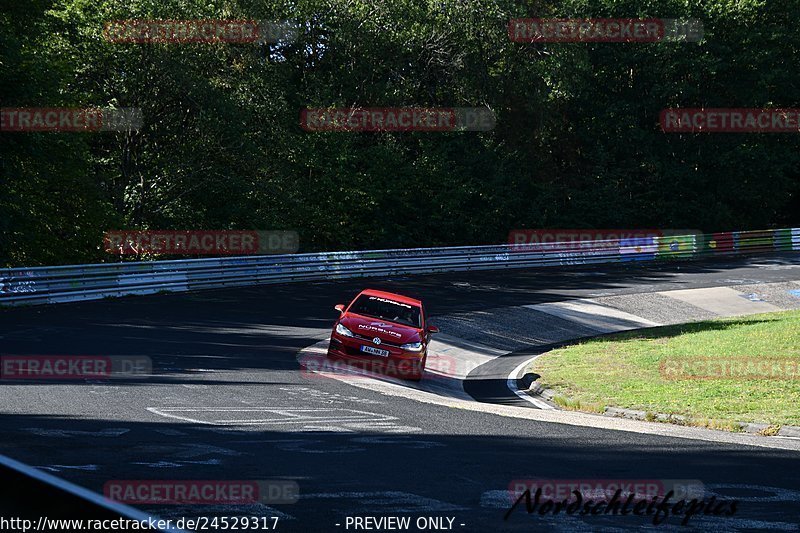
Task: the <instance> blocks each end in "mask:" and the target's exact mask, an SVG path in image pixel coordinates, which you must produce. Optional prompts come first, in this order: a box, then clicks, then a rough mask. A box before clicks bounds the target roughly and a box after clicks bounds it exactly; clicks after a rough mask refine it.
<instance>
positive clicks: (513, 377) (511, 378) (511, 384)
mask: <svg viewBox="0 0 800 533" xmlns="http://www.w3.org/2000/svg"><path fill="white" fill-rule="evenodd" d="M539 355H541V354H539ZM539 355H536V356H534V357H531V358H530V359H528V360H527V361H523V362H522V363H520V364H519V365H518V366H517V368H515V369H514V370H512V371H511V373H510V374H509V375H508V379H507V380H506V386H507V387H508V388H509V389H510V390H511V392H513V393H514V394H516V395H517V396H519V397H520V398H522V399H523V400H525V401H526V402H530V403H532V404H533V405H535V406H536V407H538V408H539V409H554V407H553V406H552V405H550V404H548V403H546V402H543V401H542V400H539V399H538V398H534V397H532V396H531V395H530V394H526V393H525V392H523V391H521V390H519V388H518V387H517V376H518V375H519V373H520V372H522V369H523V368H525V367H526V366H527V365H528V364H529V363H530V362H531V361H533V360H534V359H536V358H537V357H539Z"/></svg>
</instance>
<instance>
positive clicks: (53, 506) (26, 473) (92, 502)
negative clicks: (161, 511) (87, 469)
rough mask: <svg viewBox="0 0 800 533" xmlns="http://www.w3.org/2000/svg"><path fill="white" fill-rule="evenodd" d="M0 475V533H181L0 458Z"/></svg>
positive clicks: (52, 477) (84, 491)
mask: <svg viewBox="0 0 800 533" xmlns="http://www.w3.org/2000/svg"><path fill="white" fill-rule="evenodd" d="M0 475H2V477H3V483H2V484H0V519H2V520H5V523H3V524H2V525H0V527H3V526H5V528H4V529H3V530H4V531H79V530H81V529H86V530H91V529H95V530H96V531H115V530H117V529H121V530H123V531H129V530H131V529H135V530H141V531H163V532H165V533H186V532H185V531H184V530H182V529H178V528H177V527H172V525H171V524H168V523H167V521H166V520H162V519H160V518H159V517H157V516H153V515H150V514H147V513H145V512H143V511H139V510H138V509H134V508H133V507H130V506H128V505H124V504H121V503H118V502H114V501H112V500H109V499H107V498H105V497H103V496H101V495H100V494H95V493H94V492H92V491H90V490H88V489H85V488H83V487H79V486H77V485H75V484H73V483H70V482H69V481H65V480H63V479H60V478H57V477H55V476H52V475H50V474H48V473H46V472H42V471H41V470H37V469H36V468H33V467H30V466H28V465H26V464H24V463H20V462H19V461H15V460H14V459H11V458H10V457H6V456H5V455H0ZM90 520H92V521H95V520H98V521H100V524H101V525H102V528H101V527H97V528H92V526H91V525H90V524H89V521H90ZM0 521H1V520H0ZM78 521H81V522H82V523H76V522H78ZM134 522H138V524H133V523H134ZM137 525H138V527H137Z"/></svg>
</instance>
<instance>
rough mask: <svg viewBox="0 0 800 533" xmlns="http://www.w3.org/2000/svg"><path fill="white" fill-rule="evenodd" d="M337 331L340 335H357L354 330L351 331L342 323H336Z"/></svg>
mask: <svg viewBox="0 0 800 533" xmlns="http://www.w3.org/2000/svg"><path fill="white" fill-rule="evenodd" d="M336 333H338V334H339V335H344V336H345V337H355V335H353V332H352V331H350V330H349V329H347V328H346V327H344V326H343V325H341V324H336Z"/></svg>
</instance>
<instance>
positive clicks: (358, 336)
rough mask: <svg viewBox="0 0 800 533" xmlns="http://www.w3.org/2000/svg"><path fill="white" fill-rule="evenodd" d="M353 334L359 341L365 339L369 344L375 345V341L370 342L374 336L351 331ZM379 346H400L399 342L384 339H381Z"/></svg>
mask: <svg viewBox="0 0 800 533" xmlns="http://www.w3.org/2000/svg"><path fill="white" fill-rule="evenodd" d="M353 335H355V338H356V339H358V340H360V341H365V342H366V343H367V344H369V345H370V346H377V345H376V344H375V343H373V342H372V339H374V338H375V337H366V336H364V335H359V334H358V333H353ZM380 346H391V347H392V348H400V345H399V344H396V343H394V342H389V341H385V340H383V339H381V344H380Z"/></svg>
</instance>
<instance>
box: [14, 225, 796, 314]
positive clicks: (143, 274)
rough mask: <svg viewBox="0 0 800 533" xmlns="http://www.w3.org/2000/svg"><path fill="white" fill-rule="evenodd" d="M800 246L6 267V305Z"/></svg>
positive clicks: (589, 245)
mask: <svg viewBox="0 0 800 533" xmlns="http://www.w3.org/2000/svg"><path fill="white" fill-rule="evenodd" d="M775 251H800V228H789V229H776V230H763V231H738V232H726V233H711V234H690V235H670V236H667V237H635V238H630V239H610V240H594V241H583V242H561V243H559V242H553V243H537V244H502V245H490V246H460V247H447V248H409V249H397V250H372V251H358V252H329V253H314V254H293V255H279V256H275V255H266V256H264V255H261V256H237V257H224V258H215V259H187V260H177V261H147V262H121V263H101V264H95V265H69V266H56V267H35V268H7V269H0V305H21V304H22V305H24V304H43V303H59V302H70V301H81V300H92V299H98V298H105V297H114V296H125V295H131V294H153V293H158V292H179V291H191V290H198V289H210V288H220V287H241V286H247V285H258V284H264V283H288V282H294V281H307V280H319V279H339V278H356V277H369V276H392V275H402V274H427V273H436V272H458V271H465V270H494V269H498V270H499V269H506V268H530V267H548V266H567V265H569V266H572V265H591V264H602V263H618V262H627V261H657V260H675V259H695V258H702V257H708V256H719V255H732V254H747V253H765V252H775Z"/></svg>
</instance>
